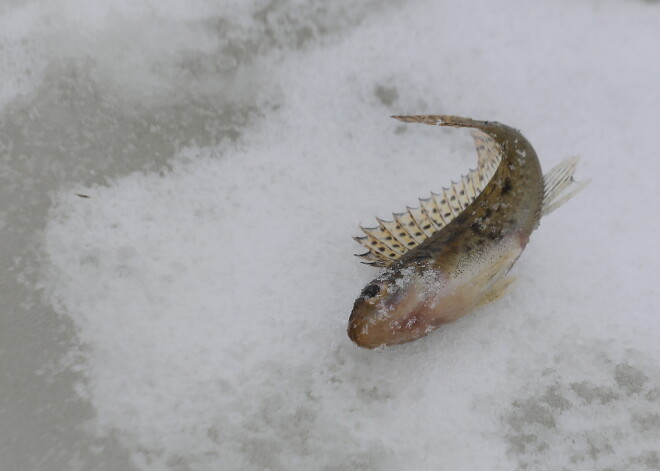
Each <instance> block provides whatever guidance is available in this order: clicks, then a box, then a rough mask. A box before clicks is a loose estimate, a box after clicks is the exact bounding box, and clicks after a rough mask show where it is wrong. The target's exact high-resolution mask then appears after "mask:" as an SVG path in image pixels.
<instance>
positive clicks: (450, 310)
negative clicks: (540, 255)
mask: <svg viewBox="0 0 660 471" xmlns="http://www.w3.org/2000/svg"><path fill="white" fill-rule="evenodd" d="M392 117H393V118H395V119H398V120H400V121H403V122H405V123H423V124H427V125H432V126H449V127H457V128H470V129H471V134H472V137H473V140H474V143H475V147H476V150H477V167H476V168H475V169H473V170H471V171H469V173H468V174H467V175H465V176H463V177H462V178H461V179H460V180H459V181H457V182H453V181H452V184H451V185H450V186H449V187H448V188H443V191H442V192H440V193H431V195H430V197H428V198H420V200H419V206H418V207H406V211H405V212H402V213H393V215H392V216H393V219H392V220H389V221H388V220H383V219H379V218H376V221H377V224H378V225H377V226H375V227H370V228H365V227H363V226H359V227H360V230H361V231H362V233H363V234H364V235H361V236H356V237H354V239H355V240H356V241H357V242H358V243H359V244H360V245H362V246H363V247H364V248H365V249H367V252H365V253H362V254H357V256H358V257H360V258H361V259H362V262H363V263H366V264H369V265H373V266H376V267H380V268H383V270H382V271H381V272H380V273H379V274H378V275H377V276H376V278H374V279H373V280H372V281H371V282H370V283H368V284H367V285H366V286H365V287H364V289H363V290H362V291H361V293H360V295H359V296H358V298H357V299H356V300H355V303H354V305H353V310H352V312H351V315H350V317H349V322H348V329H347V330H348V336H349V338H350V339H351V340H352V341H353V342H355V343H356V344H357V345H358V346H360V347H364V348H368V349H373V348H378V347H383V346H390V345H398V344H402V343H407V342H412V341H414V340H417V339H419V338H421V337H424V336H426V335H428V334H429V333H431V332H433V331H435V330H436V329H438V328H439V327H440V326H442V325H444V324H447V323H449V322H452V321H455V320H457V319H459V318H461V317H463V316H465V315H466V314H468V313H470V312H471V311H473V310H474V309H475V308H477V307H479V306H481V305H485V304H488V303H490V302H493V301H495V300H497V299H499V298H501V297H502V296H503V295H505V294H506V293H507V292H508V290H509V288H510V286H511V284H512V282H513V281H514V278H513V277H511V276H507V275H508V273H509V271H510V270H511V267H512V266H513V265H514V263H515V262H516V261H517V260H518V257H520V255H521V253H522V251H523V250H524V249H525V247H526V246H527V244H528V242H529V238H530V235H531V233H532V232H533V231H534V230H536V229H537V228H538V226H539V223H540V220H541V218H542V217H543V216H545V215H547V214H549V213H550V212H552V211H554V210H555V209H557V208H558V207H559V206H561V205H562V204H564V203H565V202H566V201H568V200H569V199H570V198H572V197H573V196H574V195H575V194H577V193H578V192H579V191H581V190H582V189H583V188H584V187H585V186H586V184H587V183H589V181H588V180H587V181H583V182H577V181H576V180H575V179H574V178H573V175H574V173H575V170H576V167H577V164H578V160H579V159H578V157H570V158H568V159H565V160H564V161H562V162H561V163H560V164H558V165H557V166H556V167H554V168H552V169H551V170H550V171H549V172H547V173H546V174H545V175H544V174H543V172H542V171H541V164H540V162H539V159H538V157H537V155H536V152H535V151H534V148H533V147H532V145H531V144H530V143H529V141H528V140H527V139H526V138H525V137H524V136H523V135H522V134H521V133H520V131H518V130H517V129H514V128H512V127H509V126H507V125H505V124H501V123H499V122H497V121H479V120H473V119H471V118H463V117H459V116H450V115H415V116H392Z"/></svg>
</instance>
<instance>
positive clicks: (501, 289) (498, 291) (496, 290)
mask: <svg viewBox="0 0 660 471" xmlns="http://www.w3.org/2000/svg"><path fill="white" fill-rule="evenodd" d="M514 281H516V277H515V276H509V277H506V278H502V279H500V280H498V281H496V282H495V284H494V285H493V286H492V287H491V288H490V291H488V292H487V293H486V295H485V296H484V297H483V298H482V299H481V302H480V303H479V306H485V305H486V304H490V303H492V302H493V301H497V300H498V299H500V298H501V297H502V296H504V295H505V294H507V293H508V292H509V287H510V286H511V284H512V283H513V282H514Z"/></svg>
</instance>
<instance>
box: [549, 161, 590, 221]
mask: <svg viewBox="0 0 660 471" xmlns="http://www.w3.org/2000/svg"><path fill="white" fill-rule="evenodd" d="M579 161H580V158H579V157H577V156H576V157H569V158H568V159H565V160H563V161H561V162H560V163H559V164H558V165H556V166H555V167H553V168H552V170H550V171H549V172H548V173H546V174H545V175H543V192H544V196H543V206H542V207H541V216H545V215H547V214H550V213H551V212H552V211H554V210H555V209H557V208H558V207H560V206H561V205H562V204H564V203H565V202H567V201H568V200H569V199H571V198H572V197H573V196H575V195H576V194H577V193H578V192H579V191H580V190H582V189H583V188H584V187H585V186H587V184H588V183H589V181H590V180H586V181H583V182H580V183H578V182H576V181H575V180H574V179H573V174H574V173H575V168H576V167H577V164H578V162H579ZM564 190H568V191H564Z"/></svg>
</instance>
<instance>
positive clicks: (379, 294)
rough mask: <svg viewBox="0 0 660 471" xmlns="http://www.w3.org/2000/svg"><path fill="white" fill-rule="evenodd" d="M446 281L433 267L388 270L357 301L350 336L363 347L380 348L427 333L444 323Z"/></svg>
mask: <svg viewBox="0 0 660 471" xmlns="http://www.w3.org/2000/svg"><path fill="white" fill-rule="evenodd" d="M445 281H446V277H444V276H443V275H442V273H439V272H437V271H433V270H426V271H417V270H412V269H409V270H403V271H392V272H387V271H386V272H385V273H384V274H383V275H381V276H379V277H378V278H376V279H374V280H373V281H372V282H371V283H369V284H368V285H367V286H366V287H365V288H364V289H363V290H362V292H361V293H360V296H359V297H358V298H357V299H356V300H355V304H354V305H353V311H352V312H351V317H350V318H349V324H348V336H349V337H350V338H351V340H353V342H355V343H356V344H358V345H359V346H361V347H364V348H376V347H380V346H383V345H396V344H400V343H405V342H410V341H412V340H416V339H418V338H420V337H423V336H425V335H427V334H428V333H429V332H431V331H432V330H434V329H435V328H436V327H438V325H439V324H440V323H442V318H443V316H442V312H441V311H442V310H443V305H442V303H441V301H442V299H443V297H445V296H446V295H447V290H448V289H449V286H448V283H446V282H445ZM438 314H440V315H438Z"/></svg>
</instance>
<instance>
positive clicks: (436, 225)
mask: <svg viewBox="0 0 660 471" xmlns="http://www.w3.org/2000/svg"><path fill="white" fill-rule="evenodd" d="M471 134H472V138H473V139H474V145H475V147H476V149H477V168H476V169H474V170H470V172H469V173H468V174H467V175H465V176H463V177H461V179H460V180H459V181H458V182H452V184H451V186H450V187H449V188H443V190H442V192H441V193H431V196H430V197H429V198H420V199H419V206H418V207H416V208H410V207H407V208H406V212H404V213H393V214H392V217H393V220H392V221H385V220H382V219H378V218H377V219H376V220H377V221H378V227H372V228H364V227H362V226H360V230H361V231H362V232H364V233H365V234H366V235H365V236H357V237H354V239H355V240H356V241H357V242H358V243H359V244H360V245H362V246H363V247H364V248H365V249H367V250H368V251H367V252H366V253H363V254H359V255H358V257H360V258H361V259H362V261H363V263H366V264H369V265H374V266H377V267H386V266H388V265H390V264H391V263H392V262H393V261H394V260H396V259H398V258H399V257H401V255H403V254H405V253H406V252H408V251H409V250H411V249H414V248H415V247H417V246H418V245H419V244H421V243H422V242H423V241H425V240H426V239H427V238H429V237H431V236H432V235H433V234H435V233H436V232H438V231H439V230H441V229H442V228H443V227H445V226H446V225H447V224H449V223H450V222H451V221H452V220H453V219H454V218H455V217H456V216H458V215H459V214H460V213H461V212H463V211H464V210H465V208H467V207H468V206H469V205H470V204H471V203H472V202H473V201H474V200H475V199H476V198H477V196H479V194H480V193H481V191H482V190H483V189H484V188H485V187H486V185H487V184H488V182H489V181H490V179H491V178H492V177H493V175H494V173H495V170H497V166H498V165H499V163H500V160H501V158H502V157H501V156H502V151H501V149H500V146H499V145H498V144H497V143H496V142H495V140H494V139H493V138H492V137H490V136H489V135H488V134H486V133H485V132H482V131H479V130H473V131H471Z"/></svg>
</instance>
